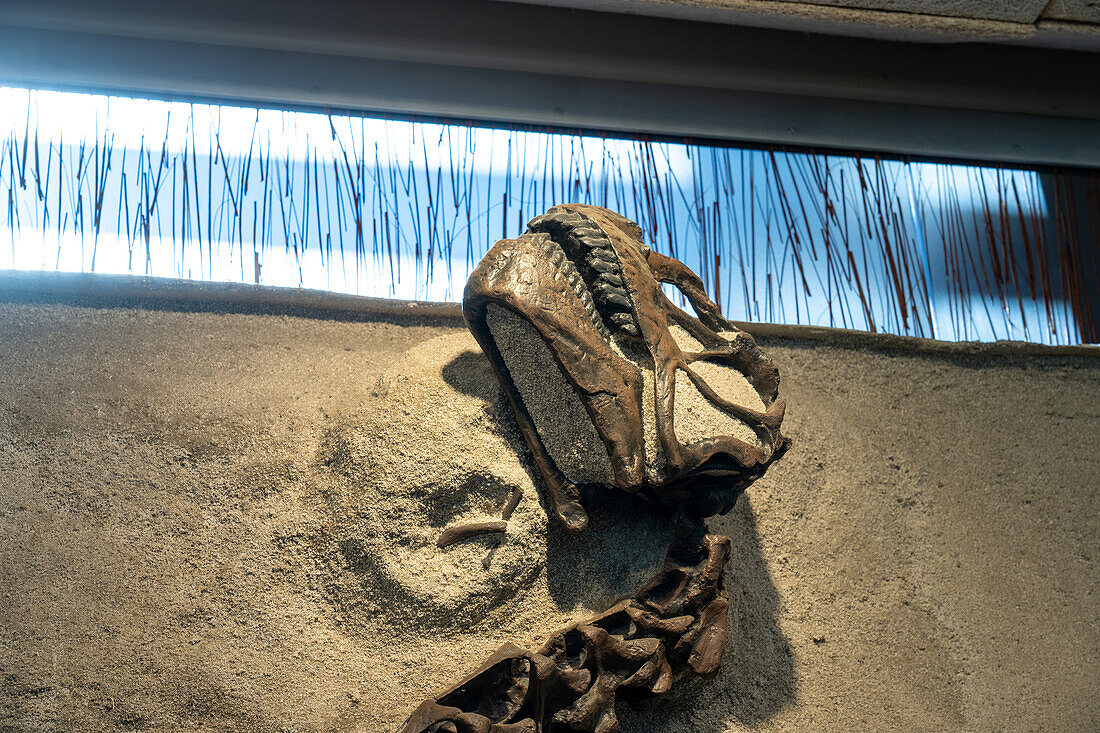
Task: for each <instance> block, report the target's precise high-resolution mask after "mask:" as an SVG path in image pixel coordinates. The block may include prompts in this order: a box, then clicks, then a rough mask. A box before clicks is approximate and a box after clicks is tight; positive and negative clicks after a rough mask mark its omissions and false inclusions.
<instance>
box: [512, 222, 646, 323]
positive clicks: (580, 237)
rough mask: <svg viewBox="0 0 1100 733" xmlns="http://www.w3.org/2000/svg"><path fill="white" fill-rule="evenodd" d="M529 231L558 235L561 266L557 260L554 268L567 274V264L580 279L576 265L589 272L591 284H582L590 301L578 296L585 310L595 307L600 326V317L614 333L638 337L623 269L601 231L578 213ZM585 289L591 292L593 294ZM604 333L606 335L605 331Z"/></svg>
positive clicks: (531, 224) (530, 224) (533, 226)
mask: <svg viewBox="0 0 1100 733" xmlns="http://www.w3.org/2000/svg"><path fill="white" fill-rule="evenodd" d="M527 227H528V231H529V232H532V233H535V232H539V233H540V235H541V236H551V233H553V234H556V235H557V237H558V240H557V241H559V242H560V244H561V246H560V247H554V249H555V250H556V253H560V257H561V258H562V262H559V260H558V258H557V257H554V258H553V262H554V264H555V266H558V267H559V268H561V269H563V270H565V269H566V267H567V266H564V264H563V263H564V262H568V263H569V265H570V266H572V267H568V270H571V271H572V272H575V273H577V275H578V276H580V272H579V270H577V268H576V266H575V265H574V262H575V263H577V264H579V265H583V266H584V267H585V268H586V272H587V273H588V276H589V277H588V279H589V280H590V283H584V282H582V284H581V286H582V287H581V290H584V293H585V296H587V297H585V296H580V292H579V291H578V296H580V297H581V302H583V303H585V304H586V305H585V309H586V310H588V304H589V303H592V311H591V312H590V315H594V317H595V319H596V321H597V322H599V324H600V325H601V326H603V323H604V319H601V318H600V314H603V315H604V316H605V318H606V320H607V321H609V322H610V325H611V326H612V327H613V328H614V329H616V330H618V331H622V332H624V333H627V334H630V335H632V336H637V335H639V332H638V326H637V323H636V322H635V320H634V316H633V310H634V307H633V304H632V303H631V300H630V296H629V294H628V293H627V290H626V288H625V283H624V282H623V276H622V265H621V264H620V263H619V258H618V256H617V255H616V254H615V251H614V250H613V249H612V247H611V242H610V240H608V238H607V235H606V234H605V233H604V232H603V231H602V230H601V229H599V228H598V227H596V226H594V225H593V223H592V222H591V220H589V219H588V218H587V217H585V216H583V215H580V214H575V213H562V214H556V215H553V216H547V215H543V216H537V217H535V218H534V219H532V220H531V221H530V222H528V224H527ZM566 248H568V254H567V253H566V251H565V250H566ZM567 279H569V278H567ZM569 283H570V285H571V286H573V289H574V290H575V291H577V290H578V289H577V285H576V283H575V282H573V281H572V280H569ZM585 285H587V286H588V287H590V288H591V290H592V292H591V293H589V292H588V290H587V289H586V288H585V287H584V286H585ZM593 301H594V302H593ZM601 330H602V331H603V332H605V333H606V327H604V328H602V329H601Z"/></svg>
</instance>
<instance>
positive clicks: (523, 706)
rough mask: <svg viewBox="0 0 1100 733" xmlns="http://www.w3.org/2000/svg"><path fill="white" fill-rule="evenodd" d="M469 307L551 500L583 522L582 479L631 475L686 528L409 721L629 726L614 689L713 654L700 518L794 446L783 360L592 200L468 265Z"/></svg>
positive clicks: (471, 727)
mask: <svg viewBox="0 0 1100 733" xmlns="http://www.w3.org/2000/svg"><path fill="white" fill-rule="evenodd" d="M662 283H670V284H672V285H673V286H675V287H676V288H678V289H679V291H680V292H681V293H682V294H683V295H684V297H685V298H686V300H687V302H689V303H690V304H691V306H692V308H693V309H694V311H695V313H696V314H697V315H696V316H692V315H690V314H688V313H687V312H685V311H683V310H682V309H680V308H678V307H677V306H675V305H674V304H673V303H672V302H671V301H670V300H669V299H668V297H667V296H666V295H665V293H664V290H663V289H662V285H661V284H662ZM463 315H464V316H465V318H466V323H467V325H468V326H469V328H470V330H471V332H472V333H473V335H474V337H475V339H477V342H478V344H479V345H480V346H481V348H482V350H483V351H484V352H485V354H486V356H488V358H489V360H490V362H491V363H492V365H493V367H494V370H495V372H496V375H497V378H498V380H499V381H500V384H501V387H502V388H503V390H504V392H505V394H506V395H507V397H508V401H509V404H510V405H511V407H512V410H513V412H514V414H515V418H516V421H517V423H518V425H519V427H520V430H521V432H522V433H523V436H524V440H525V442H526V444H527V446H528V448H529V449H530V451H531V455H532V457H533V459H534V464H535V466H536V468H537V470H538V473H539V476H540V478H541V479H542V483H543V486H544V488H545V490H546V493H547V497H548V502H549V508H550V511H551V512H552V514H553V515H554V516H556V517H557V518H558V519H559V520H560V521H561V522H562V524H563V525H564V526H565V527H566V528H567V529H569V530H572V531H580V530H583V529H585V528H586V527H587V524H588V514H587V511H586V509H585V506H584V504H585V500H586V497H588V496H590V495H591V494H592V493H593V492H598V491H607V490H619V491H624V492H627V493H631V494H636V495H639V496H641V497H643V498H645V499H647V500H649V501H650V502H652V503H653V504H655V505H656V506H658V507H661V508H663V509H666V510H667V511H668V512H669V513H671V514H675V517H676V520H675V521H676V523H675V528H676V534H675V539H674V541H673V544H672V546H671V548H670V549H669V551H668V556H667V558H666V561H665V566H664V568H663V570H662V571H661V572H660V573H659V574H658V575H657V577H655V578H654V579H653V580H652V581H651V582H650V583H649V584H647V585H646V586H645V587H644V588H643V589H642V590H640V591H639V592H638V593H636V594H635V595H634V596H632V597H630V598H627V599H624V600H622V601H620V602H619V603H617V604H615V605H614V606H612V608H610V609H609V610H607V611H606V612H604V613H602V614H600V615H598V616H596V617H595V618H592V619H589V620H587V621H585V622H584V623H581V624H577V625H575V626H573V627H570V628H568V629H565V630H563V631H561V632H558V633H557V634H555V635H554V636H553V637H552V638H551V639H550V640H549V641H547V642H546V644H544V645H543V647H542V648H541V649H539V650H538V651H537V652H531V651H525V650H522V649H520V648H518V647H516V646H514V645H511V644H508V645H505V646H504V647H502V648H501V649H500V650H498V651H497V652H496V653H495V654H494V655H492V656H491V657H490V658H489V659H488V660H487V661H486V662H485V664H484V665H482V667H480V668H479V669H478V670H476V671H475V672H473V673H472V674H471V675H470V676H469V677H467V678H466V679H465V680H462V681H461V682H459V683H458V684H456V685H454V686H453V687H451V688H450V689H448V690H446V691H445V692H443V693H441V694H440V695H438V696H436V697H435V698H434V699H432V700H429V701H427V702H425V703H424V704H422V705H421V706H420V707H419V708H417V710H416V711H414V712H413V714H412V715H411V716H410V718H409V719H408V721H406V723H405V725H404V727H403V728H402V733H442V732H444V731H447V732H453V733H513V732H518V731H524V732H526V733H542V732H551V731H566V730H581V731H593V732H597V733H609V732H610V731H616V730H618V722H617V718H616V715H615V705H616V701H617V700H619V699H624V700H627V701H628V702H630V701H637V700H639V699H641V698H645V697H653V696H658V695H662V694H664V693H665V692H667V691H668V690H669V689H670V688H671V686H672V683H673V681H674V680H675V679H676V678H678V677H679V676H682V675H685V674H708V673H711V672H713V671H715V670H716V669H717V667H718V664H719V662H720V660H721V657H722V650H723V649H724V647H725V639H726V609H727V607H728V601H727V594H726V590H725V586H724V584H723V577H722V573H723V568H724V566H725V562H726V559H727V557H728V555H729V539H728V538H726V537H721V536H718V535H710V534H706V530H705V526H704V524H703V519H704V518H705V517H708V516H712V515H714V514H724V513H726V512H727V511H729V510H730V509H731V508H732V507H733V505H734V502H736V500H737V497H738V496H739V495H740V494H741V492H742V491H743V490H744V489H745V487H747V486H748V485H749V484H751V483H752V482H753V481H755V480H756V479H757V478H759V477H760V476H762V475H763V474H764V472H765V470H766V469H767V467H768V466H769V465H770V464H771V463H772V462H773V461H775V460H777V459H778V458H779V457H780V456H782V455H783V453H784V452H785V451H786V450H787V448H788V447H789V445H790V441H789V440H788V439H787V438H786V437H784V436H783V435H782V434H781V433H780V424H781V422H782V420H783V400H782V399H781V398H780V397H779V372H778V370H777V369H776V368H775V365H774V364H773V363H772V362H771V361H770V360H769V359H768V358H767V356H765V355H764V353H763V352H762V351H761V350H760V349H759V348H758V347H757V345H756V342H755V341H754V340H753V338H752V337H751V336H750V335H748V334H747V333H745V332H743V331H741V330H739V329H738V328H737V327H735V326H734V325H733V324H732V323H731V322H730V321H728V320H726V319H725V318H723V317H722V315H721V313H720V312H719V310H718V308H717V306H716V305H715V304H714V303H713V302H712V301H711V300H710V299H709V298H708V297H707V296H706V293H705V291H704V288H703V284H702V282H701V281H700V280H699V278H698V277H696V276H695V275H694V273H692V272H691V271H690V270H689V269H688V268H687V267H686V266H684V265H683V264H682V263H681V262H679V261H677V260H675V259H672V258H670V257H666V256H664V255H661V254H658V253H656V252H653V251H652V250H650V249H649V247H647V246H646V245H645V244H644V243H643V241H642V231H641V229H640V228H639V227H638V225H637V224H635V223H634V222H631V221H629V220H627V219H625V218H623V217H621V216H619V215H618V214H616V213H614V212H612V211H608V210H607V209H602V208H599V207H595V206H586V205H579V204H570V205H565V206H555V207H553V208H552V209H550V210H549V211H548V212H546V214H544V215H542V216H539V217H536V218H535V219H533V220H531V222H529V224H528V229H527V232H526V233H525V234H523V235H521V236H519V237H517V238H515V239H507V240H502V241H500V242H498V243H497V244H496V245H495V246H494V247H493V248H492V249H491V250H490V251H489V253H488V254H487V255H486V256H485V258H484V259H483V260H482V261H481V263H480V265H479V266H478V268H477V269H476V270H475V271H474V272H473V274H472V275H471V276H470V280H469V282H468V283H467V285H466V291H465V294H464V298H463ZM678 401H679V404H678ZM505 519H506V517H505ZM497 524H498V523H494V527H493V529H499V528H498V527H497V526H496V525H497ZM493 529H489V528H486V527H480V526H479V527H477V528H471V529H470V532H469V533H467V534H474V533H476V532H478V531H493ZM462 536H466V535H465V534H464V533H463V532H462V531H459V532H457V533H455V536H454V537H446V538H441V545H443V544H449V543H450V542H454V541H458V540H459V539H461V537H462Z"/></svg>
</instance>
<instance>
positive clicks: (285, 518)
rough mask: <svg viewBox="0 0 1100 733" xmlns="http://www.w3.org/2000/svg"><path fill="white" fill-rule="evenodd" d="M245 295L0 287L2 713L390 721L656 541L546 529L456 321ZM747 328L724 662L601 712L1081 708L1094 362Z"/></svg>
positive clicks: (1076, 721) (1091, 661) (593, 602)
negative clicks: (744, 415) (751, 364)
mask: <svg viewBox="0 0 1100 733" xmlns="http://www.w3.org/2000/svg"><path fill="white" fill-rule="evenodd" d="M240 310H242V311H243V310H246V309H240ZM247 310H249V311H251V312H234V311H233V310H232V309H223V310H221V311H219V310H218V309H216V308H214V309H210V310H206V311H199V312H191V311H189V310H177V309H174V308H172V307H170V306H168V305H162V306H158V307H149V306H148V305H142V306H133V305H124V304H113V305H112V304H110V303H105V302H99V303H96V304H95V305H94V306H90V305H87V304H84V305H72V304H66V303H58V302H53V303H21V302H9V303H0V455H2V456H3V460H2V461H0V616H2V618H3V619H4V624H3V626H2V627H0V729H5V730H18V731H24V730H26V731H40V730H74V731H75V730H80V731H84V730H88V731H96V730H141V729H157V730H196V729H199V728H202V729H204V730H209V729H213V730H244V731H280V730H289V731H329V730H336V731H342V730H348V731H350V730H362V731H385V730H392V729H393V728H395V727H396V725H397V724H398V723H400V721H401V719H402V718H403V717H404V716H405V715H406V714H407V713H408V711H409V710H410V709H411V708H412V707H414V706H415V705H416V704H417V703H418V702H419V700H420V698H421V697H422V696H423V695H425V694H429V693H430V692H432V691H434V690H437V689H438V688H440V687H441V686H444V685H446V684H447V683H448V682H449V681H450V680H451V679H452V678H453V677H454V676H455V675H457V674H462V673H463V672H464V671H467V670H469V669H471V668H472V667H473V666H476V664H478V662H479V660H480V659H481V658H482V657H483V656H484V655H485V654H487V653H488V652H489V651H490V650H492V649H493V648H495V647H496V646H497V645H499V644H500V643H502V642H503V641H506V640H512V641H516V642H518V643H520V644H536V643H538V642H539V641H540V640H541V638H542V637H543V636H545V634H546V633H547V631H548V630H549V629H551V628H554V627H555V626H557V625H560V624H561V623H567V622H569V621H570V620H572V619H576V618H579V617H581V616H583V615H585V614H587V613H589V612H590V611H591V610H592V609H597V608H602V607H603V604H607V603H609V602H610V600H611V599H612V598H613V597H614V596H615V595H616V594H618V593H622V592H626V591H628V590H630V589H632V588H633V587H636V585H637V584H638V583H640V581H641V579H642V578H644V577H645V574H646V573H647V572H649V569H650V568H651V567H652V565H653V563H655V562H657V561H659V559H660V555H661V553H662V552H663V546H662V543H663V542H664V541H666V540H667V535H665V534H664V533H663V527H662V525H661V523H660V522H658V521H657V520H655V519H652V518H649V517H647V515H646V514H645V512H642V511H639V510H638V509H637V508H636V507H634V506H633V505H632V504H631V503H630V502H627V501H623V502H613V503H612V504H610V505H609V506H607V507H604V508H601V509H599V510H598V511H597V512H596V513H595V516H594V518H593V520H594V521H593V527H592V530H591V531H590V532H589V533H588V534H586V535H585V536H584V537H582V538H571V537H566V536H563V535H562V534H561V533H560V532H558V531H556V529H555V528H554V527H552V526H550V525H549V523H548V522H547V520H546V517H545V513H544V511H543V510H542V507H541V506H540V503H539V497H538V495H537V492H536V491H534V488H533V484H532V483H531V482H532V479H531V472H530V466H528V465H527V463H526V459H525V458H523V457H522V456H519V455H516V451H515V446H516V445H518V436H517V435H516V434H515V433H514V428H513V427H511V426H510V423H508V421H507V412H506V411H505V410H503V406H502V404H501V403H500V395H499V392H498V390H497V387H496V385H495V382H493V381H492V378H491V371H490V370H489V367H488V364H487V362H486V361H485V360H484V358H483V357H481V356H480V354H479V353H478V352H477V351H476V345H475V344H474V342H473V340H472V339H471V338H470V337H469V336H468V335H467V334H466V332H465V330H464V328H463V327H462V325H461V322H460V321H457V320H453V319H452V320H447V319H445V318H433V319H422V320H417V318H415V317H408V318H404V319H403V318H402V317H399V316H396V315H393V314H388V315H385V314H383V315H378V316H376V317H372V316H370V314H369V313H360V314H358V315H356V316H355V317H351V316H347V314H339V313H332V314H328V315H326V314H325V313H324V312H313V313H310V314H308V317H307V316H306V315H303V314H301V313H297V312H277V311H273V312H264V311H263V309H262V308H257V307H250V308H249V309H247ZM760 340H761V343H762V345H763V346H764V347H765V348H766V349H767V350H768V352H769V354H770V355H771V356H772V357H773V358H774V359H775V360H776V362H777V364H778V366H779V368H780V370H781V373H782V375H783V390H784V393H785V396H786V398H787V401H788V405H789V407H788V417H787V422H786V423H785V425H786V428H785V432H788V433H789V434H790V435H791V436H792V437H793V438H794V441H795V444H794V447H793V449H792V450H791V451H790V453H789V454H788V455H787V456H786V457H785V458H784V459H783V460H782V461H780V462H779V463H778V464H776V466H774V467H773V468H772V469H771V470H770V471H769V473H768V475H767V476H766V477H765V478H764V479H762V480H761V481H760V482H759V483H758V484H757V485H756V486H754V487H753V488H751V489H750V490H749V492H748V494H747V496H746V497H745V498H743V499H742V501H741V502H740V503H739V505H738V507H737V508H736V509H735V510H734V511H733V512H731V513H730V514H729V515H728V516H726V517H724V518H718V519H716V520H712V521H711V527H712V529H713V530H715V531H719V532H722V533H725V534H728V535H729V536H730V537H731V538H732V539H733V549H734V552H733V558H732V560H731V563H730V566H729V568H728V570H727V582H728V584H729V585H730V588H731V611H730V613H731V617H730V641H729V648H728V650H727V654H726V658H725V659H724V661H723V665H722V669H721V672H720V673H719V674H718V675H717V677H715V678H711V679H702V680H695V681H692V682H691V683H689V684H686V685H682V686H678V687H677V688H676V689H675V690H674V692H673V693H672V694H671V695H670V696H669V699H667V700H663V701H661V702H659V703H658V704H657V705H656V706H654V707H653V709H651V710H649V711H647V712H645V713H639V714H634V713H629V712H626V713H625V714H624V716H623V724H624V726H623V727H624V730H625V731H657V732H659V733H666V732H667V733H672V732H673V731H703V732H704V733H718V732H720V731H740V730H747V729H750V728H751V729H752V730H759V731H804V730H866V729H883V730H907V731H943V730H958V731H964V730H1021V731H1023V730H1037V729H1042V730H1047V731H1078V730H1088V729H1096V728H1097V727H1100V702H1098V700H1100V695H1098V694H1097V691H1098V690H1097V687H1098V682H1097V681H1098V680H1100V599H1098V598H1097V596H1096V588H1097V587H1100V583H1098V581H1100V574H1098V572H1097V565H1096V562H1097V553H1098V552H1100V499H1098V493H1100V492H1098V483H1100V358H1097V357H1094V356H1086V355H1082V353H1081V352H1080V351H1079V350H1078V351H1076V352H1069V351H1067V352H1066V353H1065V355H1058V353H1057V352H1054V355H1049V352H1048V355H1031V356H1028V355H1026V354H1022V353H1018V354H1016V355H1009V356H993V355H989V354H988V351H983V350H981V349H978V350H973V349H968V348H966V347H959V348H955V349H948V350H942V349H941V350H939V351H938V352H936V353H933V352H922V351H920V350H915V351H914V350H910V351H897V350H893V349H883V350H875V349H872V348H866V347H858V348H857V347H854V346H852V345H845V344H843V343H834V344H830V343H829V342H825V341H821V340H820V339H814V340H806V341H798V340H790V339H787V340H778V339H775V338H770V339H767V338H765V339H760ZM885 343H886V342H884V344H885ZM403 380H404V381H403ZM441 396H442V398H441ZM441 399H443V400H444V401H445V402H441V401H440V400H441ZM411 425H420V426H422V429H421V430H420V431H415V430H411V429H410V426H411ZM486 436H489V437H486ZM471 476H474V477H479V478H478V480H476V481H474V482H472V483H471V482H467V483H463V482H464V481H465V480H466V479H467V478H469V477H471ZM464 477H465V478H464ZM517 486H518V487H520V488H521V489H523V492H524V493H523V498H522V500H521V503H520V505H519V507H518V508H517V509H516V513H515V515H514V516H513V519H512V520H510V522H509V528H508V531H507V532H506V533H504V534H502V535H501V534H491V535H483V536H481V537H476V538H470V539H466V540H463V541H461V542H459V543H456V544H455V545H452V546H450V547H447V548H442V549H440V548H438V547H436V546H435V545H434V541H435V539H436V538H437V537H438V533H439V532H441V531H442V530H443V529H444V528H446V527H448V526H452V525H453V524H454V523H456V522H462V521H478V520H484V519H493V518H495V517H496V516H498V514H497V513H498V512H499V509H500V507H501V506H502V505H503V503H504V502H506V501H507V498H508V496H509V495H510V492H511V490H512V489H513V488H515V487H517ZM651 535H655V536H656V539H652V538H651ZM487 557H488V559H489V562H488V568H486V567H485V560H486V558H487Z"/></svg>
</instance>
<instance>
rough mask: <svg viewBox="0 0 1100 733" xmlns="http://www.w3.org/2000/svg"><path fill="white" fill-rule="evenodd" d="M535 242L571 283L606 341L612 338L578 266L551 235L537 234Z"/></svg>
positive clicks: (570, 285)
mask: <svg viewBox="0 0 1100 733" xmlns="http://www.w3.org/2000/svg"><path fill="white" fill-rule="evenodd" d="M535 242H536V243H537V244H538V245H539V246H541V247H542V249H543V251H545V252H546V256H547V257H548V258H549V259H550V262H551V263H553V265H554V267H555V269H557V271H558V274H560V275H561V276H562V277H563V278H565V281H566V282H567V283H569V287H570V288H571V289H572V290H573V292H574V293H575V294H576V295H577V298H578V299H579V300H580V301H581V305H582V306H584V310H585V312H586V313H588V317H589V319H591V321H592V323H593V325H595V326H596V329H597V330H598V331H599V332H600V335H601V336H603V337H604V338H605V339H609V338H611V334H610V333H609V332H608V330H607V326H605V325H604V322H603V319H601V318H600V314H599V313H598V312H597V311H596V304H595V302H593V300H592V294H591V293H590V292H588V287H587V286H586V285H585V282H584V278H583V277H581V273H580V271H579V270H577V266H576V265H574V264H573V262H572V261H571V260H569V259H568V258H567V257H566V256H565V251H564V250H563V249H562V248H561V246H560V245H559V244H558V243H557V242H555V241H554V240H553V239H552V238H551V237H550V235H549V234H541V233H540V234H536V235H535Z"/></svg>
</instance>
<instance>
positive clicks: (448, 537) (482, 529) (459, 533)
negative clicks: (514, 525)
mask: <svg viewBox="0 0 1100 733" xmlns="http://www.w3.org/2000/svg"><path fill="white" fill-rule="evenodd" d="M507 529H508V522H505V521H503V520H500V519H496V520H492V521H488V522H471V523H470V524H460V525H458V526H457V527H448V528H447V529H445V530H443V534H441V535H439V539H438V540H436V542H435V543H436V544H437V545H439V546H440V547H446V546H447V545H453V544H454V543H456V542H458V541H459V540H464V539H466V538H467V537H476V536H477V535H480V534H490V533H493V532H504V531H506V530H507Z"/></svg>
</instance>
